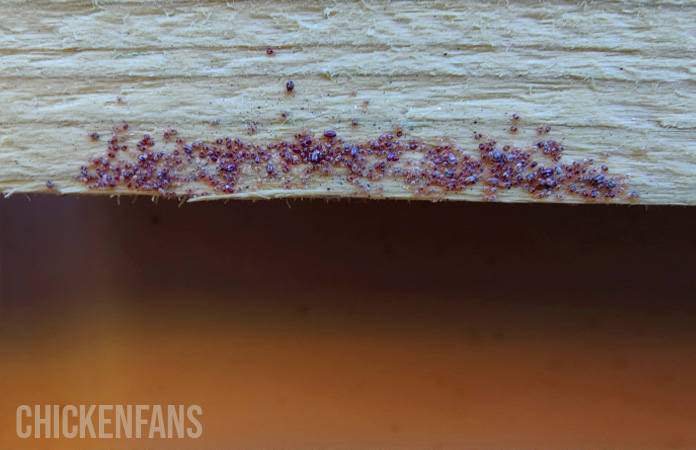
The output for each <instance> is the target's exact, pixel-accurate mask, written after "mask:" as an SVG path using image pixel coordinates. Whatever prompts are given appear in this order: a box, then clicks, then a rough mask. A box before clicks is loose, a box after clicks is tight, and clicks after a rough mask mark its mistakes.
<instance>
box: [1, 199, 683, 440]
mask: <svg viewBox="0 0 696 450" xmlns="http://www.w3.org/2000/svg"><path fill="white" fill-rule="evenodd" d="M289 206H290V207H289ZM0 215H1V216H0V227H1V228H0V449H3V450H5V449H36V450H39V449H59V448H60V449H144V448H157V449H184V448H187V449H218V448H225V449H270V448H276V449H317V448H326V449H375V448H390V449H429V448H432V449H464V448H477V449H500V448H515V449H605V448H612V449H636V448H651V449H662V448H665V449H667V448H696V270H695V269H696V262H695V261H694V257H695V255H696V234H695V233H694V230H696V214H694V209H693V208H691V209H689V208H666V207H660V208H651V209H645V208H643V207H613V206H611V207H607V206H558V205H503V204H468V203H442V204H431V203H424V202H415V203H406V202H388V201H381V202H380V201H371V202H360V201H352V202H347V201H344V202H330V203H327V202H324V201H290V202H289V203H288V204H286V202H285V201H270V202H259V203H250V202H230V203H227V204H224V203H199V204H189V205H184V206H182V207H180V208H179V207H178V204H177V203H176V202H165V201H160V202H159V203H157V204H155V203H152V202H150V201H149V200H147V199H138V200H137V201H135V202H133V201H132V199H127V198H122V199H121V201H120V205H119V204H118V203H117V201H116V199H108V198H89V197H81V198H75V197H72V198H61V197H42V196H37V197H32V198H31V201H29V200H28V199H27V198H25V197H20V196H16V197H12V198H9V199H3V200H0ZM23 404H26V405H34V404H40V405H46V404H48V405H53V404H58V405H69V404H71V405H80V404H86V405H91V404H97V405H98V404H123V405H127V404H133V405H135V404H150V405H152V404H161V405H167V404H184V405H191V404H196V405H200V406H201V408H202V410H203V414H202V416H201V417H200V420H201V424H202V427H203V434H202V436H201V437H200V438H198V439H164V440H162V439H153V440H150V439H139V440H138V439H130V440H128V439H123V440H116V439H104V440H94V439H59V440H55V439H34V438H33V437H32V438H29V439H19V438H18V437H17V434H16V424H15V414H16V409H17V407H18V406H19V405H23Z"/></svg>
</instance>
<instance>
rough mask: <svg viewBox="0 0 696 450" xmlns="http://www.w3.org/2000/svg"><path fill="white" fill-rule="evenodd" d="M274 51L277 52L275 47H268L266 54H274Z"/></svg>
mask: <svg viewBox="0 0 696 450" xmlns="http://www.w3.org/2000/svg"><path fill="white" fill-rule="evenodd" d="M274 53H275V52H274V51H273V49H272V48H271V47H268V48H267V49H266V54H267V55H272V54H274Z"/></svg>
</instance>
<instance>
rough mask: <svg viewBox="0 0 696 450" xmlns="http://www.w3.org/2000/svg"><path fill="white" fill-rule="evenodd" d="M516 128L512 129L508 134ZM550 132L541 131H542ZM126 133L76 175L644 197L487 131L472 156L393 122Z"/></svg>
mask: <svg viewBox="0 0 696 450" xmlns="http://www.w3.org/2000/svg"><path fill="white" fill-rule="evenodd" d="M513 117H514V116H513ZM352 124H353V125H354V126H355V125H356V124H357V119H354V120H353V122H352ZM516 128H517V126H516V125H514V124H513V125H511V126H510V131H513V132H514V131H515V130H516ZM251 129H254V130H255V125H250V126H249V130H251ZM547 129H548V130H550V127H542V128H541V130H542V131H543V132H544V133H546V132H548V131H547ZM127 130H128V124H123V125H122V126H120V127H118V126H117V127H114V130H113V132H112V136H111V139H109V140H108V141H107V145H106V150H105V153H104V156H100V157H96V158H94V159H92V160H91V161H90V163H89V164H88V165H85V166H83V167H81V168H80V172H79V174H78V175H77V176H76V177H75V178H76V179H77V180H78V181H80V182H82V183H85V185H86V186H88V187H89V188H91V189H116V188H118V189H120V190H125V191H134V192H140V193H147V194H158V195H160V196H163V197H178V196H182V195H183V196H186V197H197V196H203V195H211V194H216V193H233V192H244V191H249V190H252V189H263V188H270V189H280V188H283V189H303V188H309V187H315V186H316V184H317V183H319V184H321V183H322V180H326V178H325V177H328V176H331V177H332V178H331V179H332V181H339V182H340V183H342V184H348V185H352V186H354V189H355V192H356V194H357V195H365V196H369V195H374V194H375V193H377V192H380V190H381V186H382V183H383V182H384V181H386V180H390V182H399V183H401V185H402V186H403V187H404V188H405V189H408V190H410V191H411V192H412V194H413V195H414V196H416V197H423V198H430V199H434V200H437V199H441V198H445V197H446V196H447V194H449V193H454V192H460V191H464V190H467V189H471V188H472V186H474V187H476V186H478V189H479V190H480V192H481V194H482V195H483V198H485V199H488V200H494V199H496V198H498V196H499V195H502V194H504V192H505V191H507V190H513V189H514V190H518V191H522V192H526V193H527V194H528V195H531V196H534V197H536V198H546V197H551V196H553V197H554V198H557V199H562V198H567V197H576V198H582V199H586V201H601V200H605V201H608V200H611V199H613V198H620V199H624V200H634V199H636V198H637V197H638V193H637V192H635V191H629V190H628V177H627V176H623V175H613V174H611V172H610V171H609V168H608V167H607V166H605V165H603V166H599V167H598V166H595V165H594V162H593V161H592V160H589V159H582V160H579V161H572V162H567V161H565V162H564V161H562V158H563V152H564V150H565V147H564V145H563V144H561V143H560V142H556V141H553V140H540V141H537V142H534V143H532V144H531V145H528V146H527V147H525V148H521V147H515V146H514V145H512V144H507V145H498V142H497V141H496V140H495V139H487V140H485V141H482V140H481V139H482V137H483V135H482V134H481V133H479V132H476V133H475V134H474V137H475V138H476V139H477V142H476V143H475V144H474V148H472V149H468V150H467V149H463V148H459V147H455V146H454V145H452V144H448V143H445V142H440V143H439V144H427V143H425V142H422V141H419V140H417V139H409V138H403V133H402V128H401V126H397V127H396V130H395V132H394V133H393V134H392V133H387V134H382V135H380V136H377V137H376V138H374V139H367V140H365V141H354V142H346V141H344V140H343V139H342V138H340V137H338V135H337V133H336V132H335V131H334V130H325V131H323V132H322V134H321V135H320V136H321V137H322V138H321V139H316V138H315V137H313V136H312V135H311V134H310V133H306V132H301V133H298V134H296V135H295V139H294V140H289V141H282V140H281V141H266V142H253V143H245V142H243V141H242V140H240V139H232V138H230V137H227V136H224V137H217V138H214V139H211V140H201V139H191V140H189V139H185V138H184V137H181V136H177V138H176V140H175V142H173V141H172V140H170V138H171V137H172V135H175V134H178V133H176V131H175V130H168V131H164V132H163V136H164V138H165V140H164V141H162V142H161V143H159V144H158V143H156V142H155V141H154V140H153V139H152V137H151V136H150V135H148V134H145V135H143V136H142V137H141V138H140V139H138V138H137V137H131V135H130V133H128V132H127ZM249 132H250V133H251V131H249ZM130 139H133V140H134V142H129V140H130ZM187 142H190V143H187ZM252 179H253V180H255V181H254V183H253V186H250V184H251V183H250V181H249V180H252ZM242 183H243V184H242ZM46 186H47V187H48V188H49V189H51V188H52V187H53V183H52V182H50V181H48V182H46Z"/></svg>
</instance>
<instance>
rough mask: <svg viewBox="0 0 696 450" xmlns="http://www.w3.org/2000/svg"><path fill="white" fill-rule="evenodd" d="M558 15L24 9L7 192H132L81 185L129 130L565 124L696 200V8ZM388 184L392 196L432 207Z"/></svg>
mask: <svg viewBox="0 0 696 450" xmlns="http://www.w3.org/2000/svg"><path fill="white" fill-rule="evenodd" d="M556 3H558V4H556V5H551V4H549V3H539V2H536V1H522V2H512V3H510V4H507V3H505V2H469V1H465V2H423V3H417V2H410V1H406V2H389V3H387V2H371V1H361V2H338V3H333V2H309V3H307V2H234V3H233V2H227V3H224V2H198V1H196V2H189V1H170V2H139V1H138V2H92V3H89V2H84V1H81V2H78V1H61V2H46V1H37V2H31V3H26V2H20V1H9V0H4V1H3V2H2V6H1V8H2V12H3V16H4V20H3V21H2V23H1V24H0V89H1V90H0V102H1V103H2V105H3V107H2V110H0V190H1V191H2V192H3V193H4V194H5V195H11V194H13V193H18V192H41V191H46V190H47V188H46V181H48V180H51V181H52V182H53V183H54V185H55V187H54V191H55V192H61V193H82V192H86V191H89V192H90V193H127V192H128V191H127V190H126V189H125V188H118V189H116V190H110V189H103V190H88V189H87V188H86V187H85V185H84V184H83V183H80V182H78V181H76V180H75V176H76V175H78V174H79V170H80V166H82V165H86V164H87V163H88V161H89V160H90V158H93V157H97V156H103V155H104V154H105V150H106V143H105V141H106V139H107V138H108V136H109V134H110V130H111V128H112V127H113V126H114V125H120V124H121V123H123V122H124V121H126V122H128V123H129V124H130V132H132V133H133V135H134V136H136V137H137V136H140V135H142V134H143V133H150V134H152V135H153V136H156V137H157V136H161V134H162V132H163V130H165V129H167V128H169V127H174V128H176V129H177V130H178V131H179V133H180V134H181V135H184V136H186V137H187V138H188V139H205V140H209V139H215V138H216V137H219V136H222V135H228V136H231V137H233V138H235V137H240V138H242V139H243V140H245V141H248V142H258V143H263V142H267V141H269V140H274V139H281V140H292V139H293V136H294V135H295V134H296V133H298V132H301V131H303V130H313V131H314V132H317V133H321V132H322V131H323V130H326V129H333V130H336V132H338V133H339V135H340V136H342V137H344V138H345V139H347V140H350V141H355V142H364V141H366V140H367V139H375V138H376V137H377V136H379V135H380V134H382V133H385V132H389V131H390V130H393V129H394V127H395V126H397V125H403V126H404V132H405V136H406V137H407V138H417V139H421V140H423V141H424V142H429V143H432V144H433V145H437V143H438V142H441V140H442V138H445V141H446V142H449V143H452V144H454V145H456V146H458V147H461V149H462V150H463V151H472V152H475V149H476V146H477V142H475V141H474V140H473V139H472V135H473V133H474V132H476V131H478V132H481V133H483V135H484V136H485V137H493V138H496V139H498V141H499V142H501V143H503V142H506V143H510V144H513V145H518V146H521V147H525V146H529V145H531V144H532V143H533V142H534V141H535V140H536V139H538V136H537V134H536V131H535V130H536V128H537V127H538V126H540V125H543V126H547V125H550V126H551V127H552V131H551V133H550V134H549V135H548V137H549V139H555V140H558V141H562V142H563V143H564V145H565V146H566V152H565V156H564V159H563V160H564V161H566V162H567V161H572V160H575V159H582V158H592V159H594V160H595V161H597V163H598V164H606V165H608V166H609V167H610V170H611V173H618V174H626V175H630V181H631V189H634V190H636V191H638V192H639V193H640V199H639V200H638V201H639V202H640V203H645V204H660V203H673V204H694V203H696V189H695V187H696V181H694V180H696V178H695V177H694V176H695V175H696V144H695V142H696V127H695V125H694V124H695V123H696V114H695V113H694V110H695V109H696V108H695V107H696V82H695V80H694V76H695V75H696V62H695V61H696V27H694V23H696V5H694V4H693V3H689V2H676V1H655V2H652V1H650V2H649V1H645V2H641V1H616V2H597V3H594V2H575V1H573V2H556ZM268 47H272V48H274V49H275V54H274V55H272V56H269V55H267V54H266V51H265V50H266V48H268ZM289 79H292V80H293V81H294V82H295V85H296V88H295V91H294V93H293V94H292V95H288V94H287V93H286V92H285V83H286V81H287V80H289ZM119 96H120V99H121V101H118V100H117V99H118V98H119ZM366 98H369V104H367V105H366V104H365V102H364V99H366ZM282 111H288V113H289V114H288V117H287V118H282V117H281V112H282ZM512 113H517V114H519V115H520V116H521V120H520V123H519V128H520V131H519V132H518V133H516V134H511V133H510V132H509V126H510V123H509V118H510V115H511V114H512ZM352 119H358V121H359V125H358V126H357V127H353V126H351V121H352ZM250 126H255V127H256V133H255V134H254V135H253V136H249V135H248V134H247V131H248V127H250ZM92 132H98V133H99V134H100V135H101V136H102V139H101V140H100V141H96V142H95V141H92V140H91V139H89V134H90V133H92ZM160 145H162V144H160ZM244 177H246V178H244ZM242 178H244V180H243V182H240V190H238V193H237V194H234V195H235V196H241V197H271V196H317V195H320V196H325V195H338V196H351V195H356V194H357V193H356V189H355V187H354V186H352V185H350V184H348V183H344V184H341V183H340V182H341V181H342V178H341V175H340V174H335V175H333V176H331V177H326V178H316V179H313V180H311V181H310V183H309V184H308V185H307V186H306V187H305V188H302V187H300V186H294V187H293V188H292V189H283V188H282V186H280V185H277V184H276V185H274V184H273V183H260V184H258V183H256V181H257V180H256V178H257V175H255V174H253V173H249V174H247V175H243V177H242ZM381 184H382V185H383V189H382V192H381V194H380V193H379V192H374V193H373V195H374V196H377V197H379V196H385V197H395V198H412V197H413V195H412V190H411V189H409V188H408V187H407V186H406V185H405V184H404V183H403V182H401V181H399V180H393V179H389V177H387V178H386V179H385V180H383V181H382V182H381ZM245 185H253V186H250V187H249V188H247V189H245V188H244V186H245ZM327 188H331V191H327ZM178 193H180V194H183V192H178ZM147 194H148V195H150V194H151V193H147ZM208 198H211V197H208ZM212 198H224V196H216V197H212ZM448 198H455V199H467V200H480V199H481V198H482V196H481V190H480V188H479V187H476V186H475V187H473V188H471V189H469V190H467V191H464V192H461V193H456V194H451V195H448ZM499 200H500V201H512V202H517V201H535V199H534V197H532V196H530V195H529V194H527V193H525V192H520V191H509V192H504V193H502V194H501V195H500V196H499ZM555 200H558V199H557V198H555V197H554V198H552V199H550V201H555ZM563 201H566V202H571V201H582V199H572V198H566V199H564V200H563ZM614 201H617V202H623V201H628V199H626V197H625V196H623V195H622V196H620V197H618V198H616V199H615V200H614Z"/></svg>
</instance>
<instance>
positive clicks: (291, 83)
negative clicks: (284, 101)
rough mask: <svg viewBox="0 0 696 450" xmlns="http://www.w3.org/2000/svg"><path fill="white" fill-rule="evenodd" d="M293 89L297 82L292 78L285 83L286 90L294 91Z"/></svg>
mask: <svg viewBox="0 0 696 450" xmlns="http://www.w3.org/2000/svg"><path fill="white" fill-rule="evenodd" d="M293 89H295V83H294V82H293V81H292V80H290V81H288V82H287V83H285V90H286V91H288V92H292V90H293Z"/></svg>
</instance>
